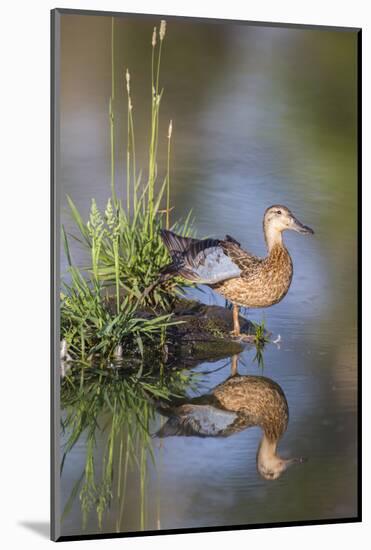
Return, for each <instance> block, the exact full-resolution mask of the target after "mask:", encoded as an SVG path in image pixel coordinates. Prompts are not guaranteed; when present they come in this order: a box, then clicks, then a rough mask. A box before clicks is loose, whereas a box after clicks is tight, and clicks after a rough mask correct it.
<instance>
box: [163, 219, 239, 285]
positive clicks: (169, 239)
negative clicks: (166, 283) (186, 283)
mask: <svg viewBox="0 0 371 550" xmlns="http://www.w3.org/2000/svg"><path fill="white" fill-rule="evenodd" d="M161 237H162V239H163V241H164V243H165V245H166V247H167V248H168V250H169V252H170V255H171V258H172V263H171V264H170V265H169V266H166V268H165V269H164V270H163V273H173V274H176V273H178V274H179V275H181V276H182V277H184V278H185V279H187V280H190V281H193V282H196V283H204V284H215V283H218V282H221V281H225V280H227V279H232V278H234V277H239V276H240V274H241V269H240V268H239V267H238V265H236V263H234V261H233V259H232V258H231V257H230V256H229V254H227V253H226V252H225V250H224V247H223V246H222V243H223V241H220V240H218V239H202V240H198V239H189V240H187V239H184V237H179V235H176V234H175V233H173V232H172V231H166V230H162V231H161Z"/></svg>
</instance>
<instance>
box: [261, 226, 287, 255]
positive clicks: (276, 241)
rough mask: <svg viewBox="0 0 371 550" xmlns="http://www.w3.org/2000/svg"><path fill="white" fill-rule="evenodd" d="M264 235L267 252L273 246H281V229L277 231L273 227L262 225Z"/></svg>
mask: <svg viewBox="0 0 371 550" xmlns="http://www.w3.org/2000/svg"><path fill="white" fill-rule="evenodd" d="M264 237H265V242H266V244H267V249H268V254H270V253H271V252H272V250H273V248H275V247H277V246H278V247H283V241H282V231H278V230H277V229H276V228H275V227H272V226H271V227H269V226H268V227H264Z"/></svg>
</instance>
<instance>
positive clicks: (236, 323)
mask: <svg viewBox="0 0 371 550" xmlns="http://www.w3.org/2000/svg"><path fill="white" fill-rule="evenodd" d="M239 311H240V308H239V307H238V305H237V304H233V331H232V333H231V335H232V336H235V337H238V336H241V327H240V320H239Z"/></svg>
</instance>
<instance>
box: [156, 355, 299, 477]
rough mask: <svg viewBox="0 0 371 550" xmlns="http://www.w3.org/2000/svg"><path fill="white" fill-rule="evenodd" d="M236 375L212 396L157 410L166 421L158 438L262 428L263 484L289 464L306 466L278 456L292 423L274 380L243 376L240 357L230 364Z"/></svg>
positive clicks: (224, 434) (218, 434)
mask: <svg viewBox="0 0 371 550" xmlns="http://www.w3.org/2000/svg"><path fill="white" fill-rule="evenodd" d="M233 372H234V374H232V376H230V377H229V378H227V380H225V381H224V382H222V383H221V384H219V385H218V386H216V387H215V388H214V389H213V390H212V391H211V392H210V393H208V394H205V395H202V396H199V397H195V398H193V399H189V400H184V401H183V402H178V403H177V404H176V405H175V406H174V405H173V406H172V405H171V404H170V405H168V404H164V405H163V406H161V407H159V408H158V412H159V413H160V414H162V415H164V416H166V417H168V420H167V421H166V423H165V424H164V425H163V426H162V428H160V430H159V431H158V432H157V433H156V434H155V435H156V436H157V437H169V436H196V437H227V436H230V435H232V434H234V433H237V432H240V431H242V430H245V429H247V428H250V427H253V426H259V427H260V428H261V429H262V431H263V435H262V438H261V440H260V443H259V446H258V449H257V456H256V465H257V470H258V472H259V473H260V475H261V476H262V477H264V478H265V479H269V480H273V479H277V478H278V477H279V476H280V475H281V474H282V473H283V472H284V471H285V470H286V469H287V467H288V466H290V465H291V464H301V463H303V462H305V459H304V458H289V459H285V458H282V457H280V456H279V455H278V454H277V446H278V443H279V440H280V439H281V438H282V436H283V434H284V433H285V431H286V429H287V425H288V419H289V409H288V405H287V401H286V397H285V394H284V392H283V390H282V388H281V387H280V386H279V385H278V384H277V383H276V382H274V381H273V380H271V379H270V378H266V377H264V376H250V375H247V376H242V375H239V374H238V373H237V356H235V357H234V358H233V361H232V373H233Z"/></svg>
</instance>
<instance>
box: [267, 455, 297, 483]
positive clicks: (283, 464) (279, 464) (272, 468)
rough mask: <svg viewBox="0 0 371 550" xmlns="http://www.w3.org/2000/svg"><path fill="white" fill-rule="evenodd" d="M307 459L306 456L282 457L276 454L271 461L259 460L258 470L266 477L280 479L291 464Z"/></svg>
mask: <svg viewBox="0 0 371 550" xmlns="http://www.w3.org/2000/svg"><path fill="white" fill-rule="evenodd" d="M306 461H307V460H306V458H303V457H298V458H281V457H280V456H278V455H276V456H275V457H274V458H273V457H272V458H271V459H270V460H269V461H258V471H259V474H260V475H261V476H262V477H264V479H269V480H274V479H278V478H279V477H280V476H281V474H283V472H285V471H286V470H287V468H288V467H289V466H292V465H293V464H303V463H304V462H306Z"/></svg>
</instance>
